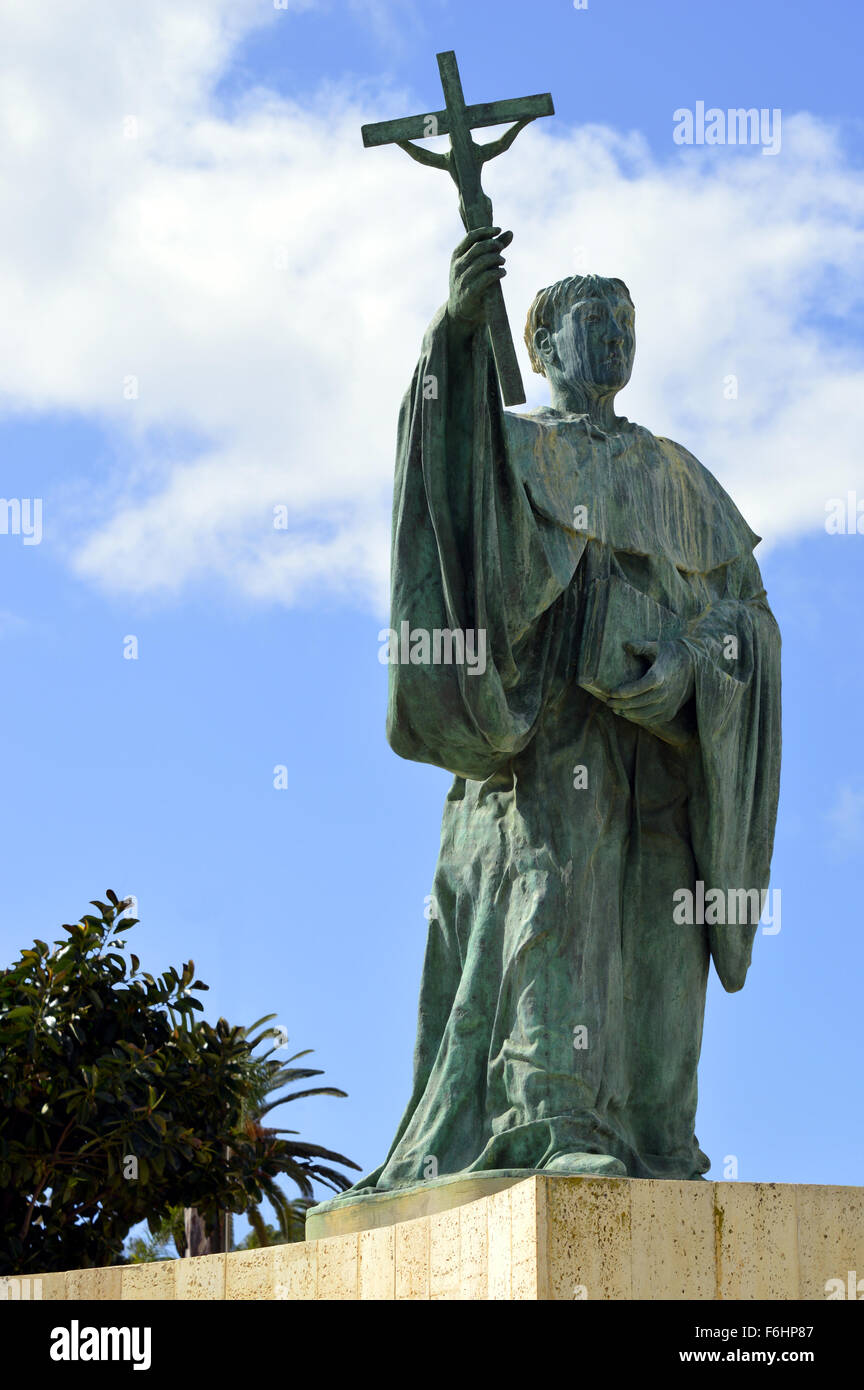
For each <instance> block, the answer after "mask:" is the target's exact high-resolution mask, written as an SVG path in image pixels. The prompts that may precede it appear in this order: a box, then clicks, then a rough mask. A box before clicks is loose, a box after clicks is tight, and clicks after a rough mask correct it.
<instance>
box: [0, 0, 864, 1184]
mask: <svg viewBox="0 0 864 1390" xmlns="http://www.w3.org/2000/svg"><path fill="white" fill-rule="evenodd" d="M78 8H79V10H80V15H79V16H78V19H75V18H73V17H72V16H71V14H69V13H65V14H56V13H52V15H51V16H47V15H45V14H42V13H40V10H41V7H36V8H34V10H33V12H32V13H29V14H28V13H23V12H22V13H17V12H16V9H15V7H11V8H10V10H9V11H8V12H7V10H6V7H5V6H4V7H3V18H2V27H3V28H4V29H6V30H7V31H8V32H7V35H6V37H7V39H8V52H9V55H10V60H9V61H10V72H11V74H12V76H11V78H10V84H11V85H10V86H8V88H7V92H6V95H5V96H3V97H2V100H0V122H2V124H3V126H4V138H3V139H2V140H0V178H2V181H3V187H4V198H5V199H6V200H7V202H8V205H9V207H10V217H9V220H8V222H7V226H6V230H5V233H4V234H0V286H2V292H3V297H4V301H5V303H6V306H7V312H6V316H5V317H6V321H7V340H6V343H5V344H4V345H0V447H2V457H3V461H4V468H3V473H4V478H3V489H2V490H3V493H4V496H5V497H7V498H41V499H42V502H43V528H44V531H43V536H42V540H41V543H40V544H38V545H26V544H24V538H23V537H21V536H14V535H0V594H2V597H0V641H2V645H3V649H4V652H5V657H6V670H7V677H6V681H5V687H4V688H5V702H4V715H5V717H4V719H3V720H2V724H0V759H2V761H0V765H2V768H3V771H4V775H5V787H6V795H5V796H4V797H3V798H2V802H0V817H2V840H3V844H4V847H5V851H6V852H5V872H4V873H3V875H2V878H0V952H2V957H3V959H6V960H8V959H10V958H11V957H12V956H13V955H15V954H16V953H17V951H18V950H19V949H20V948H21V947H22V946H24V945H25V944H28V943H29V941H30V940H31V939H32V937H33V935H40V936H43V937H46V936H47V937H49V938H50V937H52V936H53V928H54V927H55V926H59V924H60V923H61V922H63V921H68V920H71V919H74V918H75V917H77V916H78V915H80V914H81V913H82V912H83V911H84V910H85V909H86V904H87V902H88V901H89V899H90V898H91V897H94V896H100V895H102V894H103V893H104V890H105V889H106V888H107V887H111V888H114V889H115V890H116V891H117V892H118V893H120V894H135V895H136V896H137V898H138V900H139V903H140V915H141V925H140V926H139V927H138V928H136V930H135V935H136V937H137V943H136V947H135V949H136V951H138V953H139V954H140V955H141V957H142V960H143V962H144V964H145V968H151V969H162V968H164V967H165V966H167V965H168V964H169V963H179V962H180V961H181V960H183V959H188V958H189V957H192V958H194V960H195V962H196V966H197V969H198V973H199V974H200V975H201V976H202V977H203V978H204V979H205V980H206V981H207V982H208V983H209V984H210V985H211V993H210V994H209V996H207V1007H208V1011H209V1012H210V1013H211V1014H212V1015H213V1016H216V1015H217V1014H224V1015H225V1016H227V1017H228V1018H229V1019H231V1020H232V1021H236V1022H242V1023H247V1022H250V1021H252V1020H253V1019H255V1018H257V1017H259V1016H260V1015H262V1014H265V1013H275V1014H276V1015H277V1019H278V1021H279V1022H280V1023H282V1024H283V1025H284V1026H285V1028H286V1029H287V1031H288V1034H289V1037H290V1044H291V1048H292V1050H295V1049H300V1048H302V1047H313V1048H314V1049H315V1054H314V1059H313V1060H314V1061H315V1062H316V1063H317V1065H319V1066H321V1067H323V1068H324V1070H325V1073H326V1076H325V1078H324V1079H325V1080H326V1082H328V1083H330V1084H334V1085H339V1086H342V1087H343V1088H344V1089H345V1090H347V1091H348V1092H349V1099H347V1100H335V1099H320V1100H312V1101H308V1102H302V1103H301V1104H300V1105H298V1106H297V1107H294V1108H295V1109H296V1110H297V1111H298V1113H297V1114H296V1115H295V1116H293V1117H291V1122H292V1123H295V1124H297V1126H298V1127H299V1128H301V1129H302V1130H303V1133H304V1136H305V1137H307V1138H309V1139H314V1140H316V1141H318V1142H321V1143H326V1144H329V1145H332V1146H334V1147H335V1148H337V1149H339V1150H341V1151H342V1152H344V1153H347V1154H348V1155H350V1156H352V1157H353V1158H354V1159H355V1160H356V1161H357V1162H358V1163H359V1164H360V1165H361V1167H363V1168H364V1169H369V1168H370V1167H372V1166H374V1165H375V1164H376V1163H377V1162H379V1161H380V1160H381V1159H382V1158H383V1156H384V1153H385V1152H386V1149H387V1147H388V1146H389V1143H390V1140H391V1138H392V1135H393V1132H394V1130H395V1127H396V1124H397V1122H398V1120H399V1118H400V1116H401V1112H402V1109H403V1106H404V1103H405V1101H406V1099H407V1096H408V1093H409V1089H410V1073H411V1054H412V1048H413V1042H414V1026H415V1016H416V999H417V988H418V983H419V977H420V969H421V963H422V956H423V949H424V944H425V932H426V922H425V920H424V916H423V906H424V896H425V894H427V893H428V892H429V887H430V880H431V877H432V872H433V869H434V865H435V859H436V855H437V843H438V833H439V825H440V815H441V808H442V803H443V798H444V795H445V792H446V788H447V786H448V784H449V778H448V776H447V775H446V774H445V773H443V772H440V771H437V770H436V769H433V768H428V767H421V766H415V765H412V764H409V763H405V762H402V761H400V760H399V759H398V758H397V757H396V756H395V755H394V754H393V753H392V752H391V751H390V750H389V748H388V746H387V744H386V742H385V740H384V732H383V727H384V713H385V701H386V670H385V668H384V667H382V666H381V665H380V664H379V662H378V659H377V656H378V640H377V634H378V630H379V628H381V627H382V626H384V625H386V567H387V558H388V557H387V543H388V508H389V487H390V480H391V477H392V456H393V440H394V435H395V423H396V415H397V411H398V406H399V400H400V397H401V393H402V391H403V390H404V388H405V386H406V385H407V382H408V380H409V378H410V374H411V371H412V368H413V363H414V359H415V355H416V352H417V348H418V346H419V341H420V337H421V335H422V329H423V325H424V323H425V322H426V321H428V319H429V318H430V317H431V315H432V313H433V312H434V310H435V309H436V308H437V306H438V304H439V303H440V302H441V301H442V300H443V298H444V297H445V295H446V284H447V259H448V256H449V251H450V249H452V246H453V245H454V244H455V242H456V240H458V237H459V234H460V233H459V226H458V221H457V218H456V210H455V197H454V194H453V191H452V188H451V187H450V185H449V181H447V180H441V181H439V176H438V175H437V174H435V173H434V172H433V171H430V170H425V169H420V168H418V166H416V165H414V164H411V163H410V162H409V161H408V160H407V159H406V158H405V157H404V156H403V155H402V154H401V152H399V151H398V150H392V149H391V150H373V151H364V150H363V148H362V145H361V143H360V138H359V124H360V122H361V121H366V120H381V119H387V118H390V117H393V116H398V115H401V114H408V113H412V112H415V111H422V110H424V109H432V108H434V107H435V106H437V105H438V104H439V100H440V97H439V88H438V79H437V68H436V64H435V53H436V52H437V51H439V50H440V49H444V48H451V47H452V48H455V49H456V51H457V55H458V58H459V62H460V66H461V70H462V76H463V82H464V86H465V91H466V96H467V98H468V100H469V101H480V100H489V99H495V98H499V97H505V96H518V95H522V94H525V93H529V92H535V91H545V90H549V91H551V92H552V94H553V97H554V99H555V104H556V112H557V114H556V116H555V117H554V118H553V119H551V120H548V121H544V122H540V123H538V128H537V129H536V130H533V131H528V132H525V133H524V134H523V135H522V136H520V140H519V142H517V144H516V145H515V146H514V147H513V150H512V151H511V152H510V153H508V155H506V156H505V157H504V158H503V159H502V160H501V161H500V162H499V165H500V167H498V168H496V170H495V173H494V176H493V175H492V173H491V171H490V177H489V181H488V186H489V188H490V190H491V191H492V192H493V194H494V197H495V200H496V216H498V218H499V220H501V221H502V222H503V224H504V225H508V226H513V228H514V230H515V233H516V237H515V240H514V244H513V248H512V252H511V255H510V265H511V275H510V276H509V277H508V282H507V286H508V288H507V295H508V302H509V304H510V307H511V317H512V319H513V323H514V331H515V330H516V329H518V328H519V326H520V324H521V320H522V316H523V313H524V310H525V308H526V307H527V303H528V301H529V299H530V295H531V293H533V290H534V289H536V288H537V287H538V286H539V285H540V284H543V283H549V282H550V281H552V280H553V279H555V278H558V276H559V275H561V274H567V273H572V270H573V269H574V268H575V266H574V263H573V258H574V257H576V256H577V255H578V254H581V251H577V248H587V253H588V256H589V260H590V261H591V266H592V268H596V269H598V270H599V271H601V273H618V274H622V275H623V277H624V278H625V279H626V280H627V281H628V284H630V287H631V290H632V291H633V294H634V298H635V300H636V303H637V313H639V315H640V318H639V320H638V322H637V339H638V345H637V360H636V370H635V373H634V382H633V385H632V386H631V387H630V388H628V392H627V393H626V395H625V396H623V397H622V400H621V403H620V408H621V409H622V411H624V412H625V413H627V414H628V415H630V416H631V418H635V419H638V420H639V422H640V423H642V424H645V425H647V426H648V427H649V428H652V429H655V430H656V431H657V432H658V433H664V434H669V435H671V436H672V437H674V438H676V439H678V440H679V441H680V442H681V443H683V444H685V445H686V446H687V447H688V448H690V449H692V450H693V452H695V453H696V454H697V455H698V456H699V457H700V459H702V461H703V462H704V463H705V464H706V465H707V466H708V467H709V468H711V469H712V471H714V472H715V473H716V474H717V476H718V477H719V478H720V480H721V481H722V482H723V483H724V485H725V486H726V487H727V488H728V489H729V490H730V492H731V493H732V495H733V496H734V497H735V500H736V501H737V502H738V503H739V505H740V506H741V507H742V510H744V512H745V514H746V515H747V517H748V520H750V521H751V523H752V524H753V526H754V528H755V529H756V530H757V531H759V533H760V534H761V535H762V536H763V537H764V542H763V545H762V546H761V547H760V549H759V551H758V552H757V554H758V557H759V559H760V563H761V564H762V569H763V575H764V578H765V582H766V586H767V589H768V594H769V599H770V601H771V603H772V606H773V608H774V611H775V613H776V615H777V617H778V620H779V622H780V625H781V629H782V632H783V639H784V760H783V785H782V797H781V811H780V818H779V822H778V829H777V839H776V849H775V858H774V870H773V878H772V884H773V886H774V887H775V889H777V888H779V889H780V890H781V893H782V929H781V931H780V933H779V934H778V935H775V936H764V937H761V938H760V939H759V940H758V941H757V946H756V951H755V959H754V965H753V967H752V971H751V975H750V978H749V980H748V983H747V986H746V988H745V990H744V991H743V993H741V994H739V995H735V996H726V995H724V994H723V992H722V990H721V989H720V987H719V986H718V985H717V983H716V981H712V985H711V988H710V992H709V1002H708V1013H707V1023H706V1030H705V1042H704V1047H703V1059H702V1065H701V1071H700V1096H701V1099H700V1109H699V1120H698V1126H697V1133H698V1135H699V1139H700V1142H701V1144H702V1147H703V1148H704V1149H705V1150H706V1152H708V1153H709V1154H710V1155H711V1157H712V1160H713V1167H712V1170H711V1174H710V1176H712V1177H717V1176H722V1173H723V1161H724V1158H725V1156H727V1155H735V1156H736V1157H737V1160H738V1176H739V1177H740V1178H742V1179H747V1180H765V1181H769V1180H773V1181H783V1182H821V1183H853V1184H854V1183H860V1182H861V1181H862V1159H864V1142H862V1140H864V1134H862V1131H864V1121H862V1118H861V1106H860V1090H859V1087H860V1076H861V1074H862V1060H864V1059H862V1053H864V1047H862V1031H861V994H862V990H861V979H862V965H864V951H862V944H861V934H862V933H861V928H862V921H864V914H862V911H861V898H860V893H861V889H860V878H861V866H862V852H864V753H862V745H861V739H860V719H859V714H858V711H859V705H860V695H859V690H860V685H861V681H862V676H864V668H862V657H861V645H860V637H859V634H860V628H861V622H860V608H861V586H862V576H864V561H862V550H864V536H861V535H848V534H847V535H829V534H827V532H826V529H825V524H824V519H825V504H826V502H827V501H828V500H829V499H831V498H832V497H838V496H845V495H846V493H847V491H849V490H857V496H858V497H860V498H861V499H862V500H864V467H862V459H861V438H862V425H864V421H862V419H861V400H862V398H864V393H862V385H864V379H862V378H864V351H862V349H864V332H862V323H861V307H862V297H861V285H862V277H861V273H860V272H861V262H862V255H861V247H862V237H861V228H862V213H864V202H862V198H861V179H860V168H861V156H862V123H861V114H862V113H861V109H860V102H859V100H858V92H859V90H860V74H859V72H858V60H859V55H860V52H861V17H860V10H859V9H858V7H857V6H855V5H853V4H851V3H839V0H827V3H825V4H823V5H822V6H821V7H820V8H819V9H818V10H815V9H814V8H813V7H812V6H811V5H804V4H795V3H792V4H790V3H783V4H779V3H767V2H765V0H763V2H761V3H756V4H754V3H736V2H735V0H733V2H732V3H727V4H725V5H723V6H711V7H707V6H704V7H703V6H697V5H693V4H685V3H674V2H673V0H658V3H656V4H654V5H651V6H646V5H644V4H641V3H612V2H611V0H606V2H605V3H603V2H602V0H590V4H589V8H588V9H587V10H586V11H576V10H574V9H573V7H572V5H568V4H565V3H554V4H553V3H540V4H535V5H533V6H530V7H528V6H525V5H522V4H516V3H514V2H513V0H501V2H500V3H496V4H495V5H492V4H489V3H486V2H485V0H482V3H476V4H472V5H471V6H465V5H457V4H455V3H450V4H446V3H436V0H424V3H423V4H422V5H421V4H417V5H414V4H411V3H407V4H402V5H397V4H388V3H387V0H377V3H368V4H366V3H359V0H358V3H355V4H349V5H336V4H329V5H327V4H315V3H311V4H308V5H306V6H305V7H301V6H295V7H293V8H291V9H289V10H286V11H279V12H276V11H274V10H273V8H272V6H266V5H264V4H260V5H259V4H252V3H245V4H237V5H228V4H227V3H225V4H223V3H221V0H212V3H208V4H205V3H203V0H200V2H199V0H183V2H182V3H172V4H171V6H169V5H168V4H167V0H159V3H156V0H152V2H151V3H143V4H141V5H139V6H136V7H134V13H133V12H131V11H130V14H129V15H125V14H120V15H117V14H116V10H115V7H112V6H107V5H106V4H104V3H102V0H92V3H91V0H82V4H81V5H80V6H79V7H78ZM109 15H110V16H111V17H112V18H111V22H110V23H108V22H107V21H108V17H109ZM115 15H116V18H114V16H115ZM79 20H80V23H79ZM85 20H86V21H89V23H87V22H84V21H85ZM94 36H97V37H94ZM4 47H7V45H6V44H4ZM700 100H703V101H704V102H705V103H706V105H707V106H709V107H710V106H716V107H719V108H722V109H726V108H730V107H739V106H756V107H758V108H763V107H765V108H770V109H773V108H780V109H781V110H782V114H783V144H782V148H781V150H780V152H779V154H778V155H776V156H775V157H766V156H764V155H763V154H762V153H761V151H760V150H759V149H758V148H732V147H729V146H717V147H713V148H708V147H703V148H698V147H692V148H680V147H677V146H676V145H675V144H674V143H673V140H672V126H673V120H672V116H673V112H674V111H675V110H676V109H678V108H680V107H695V104H696V102H697V101H700ZM129 117H132V118H133V119H134V121H135V122H136V124H135V126H134V128H133V127H128V126H127V127H126V128H125V129H123V122H124V121H126V120H127V118H129ZM541 125H542V126H545V127H546V128H547V129H546V130H544V131H540V129H539V126H541ZM586 126H588V127H589V128H588V129H587V130H586V128H585V127H586ZM130 129H134V133H133V134H131V135H130V134H129V133H128V132H129V130H130ZM3 243H5V245H4V244H3ZM515 336H516V337H517V339H518V338H519V337H520V336H521V334H520V333H519V332H515ZM523 372H524V374H525V375H526V378H527V377H528V375H529V373H528V371H527V366H526V364H525V362H524V359H523ZM730 374H732V375H734V376H735V377H736V378H737V381H738V384H739V391H738V395H737V396H736V397H735V398H734V399H731V400H730V399H728V398H727V397H726V396H724V392H723V382H724V381H725V380H726V378H727V377H728V376H729V375H730ZM131 377H135V378H137V382H136V386H137V395H135V394H133V395H132V397H131V399H130V398H128V395H127V394H126V393H125V392H126V388H125V386H124V383H127V382H128V380H129V378H131ZM530 389H531V392H532V396H531V401H530V404H539V403H541V402H542V401H543V399H544V397H543V393H542V391H541V390H540V385H539V381H536V379H535V382H533V383H532V384H531V388H530ZM278 504H284V505H286V506H287V507H288V509H289V514H290V526H289V529H288V530H287V531H275V530H274V528H273V525H272V515H273V507H274V506H276V505H278ZM129 635H134V636H136V637H137V638H138V650H139V655H138V659H137V660H134V661H133V660H125V659H124V657H123V647H124V639H125V638H126V637H127V636H129ZM280 764H284V765H285V766H286V767H287V769H288V783H289V786H288V788H287V789H286V790H276V789H275V788H274V786H273V771H274V768H275V767H276V766H277V765H280ZM288 1122H289V1120H288V1112H286V1118H285V1120H284V1123H288Z"/></svg>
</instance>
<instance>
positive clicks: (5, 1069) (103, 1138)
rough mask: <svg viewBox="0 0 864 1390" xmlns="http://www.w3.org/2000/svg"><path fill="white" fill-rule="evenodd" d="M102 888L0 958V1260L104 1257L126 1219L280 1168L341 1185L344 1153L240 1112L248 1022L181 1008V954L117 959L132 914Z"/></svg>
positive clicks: (237, 1205)
mask: <svg viewBox="0 0 864 1390" xmlns="http://www.w3.org/2000/svg"><path fill="white" fill-rule="evenodd" d="M107 896H108V899H109V901H108V902H107V903H103V902H99V901H95V902H94V904H93V906H94V907H96V908H97V909H98V912H99V914H100V915H99V916H98V917H97V916H95V915H87V916H85V917H83V918H82V920H81V921H80V922H78V923H77V924H75V925H71V926H70V925H67V924H64V926H63V931H64V932H66V934H67V935H66V938H65V939H61V940H59V941H57V942H55V943H54V949H53V950H52V948H51V947H49V945H48V944H47V943H46V942H44V941H41V940H38V939H37V940H36V941H35V942H34V945H33V947H32V948H30V949H28V950H25V951H22V953H21V957H20V959H19V960H18V961H16V962H14V963H13V965H12V966H10V967H9V968H8V969H7V970H5V971H3V972H2V973H0V1273H3V1274H27V1273H39V1272H47V1271H50V1270H55V1269H70V1268H80V1267H87V1266H93V1265H105V1264H111V1263H113V1262H114V1261H116V1260H118V1259H120V1258H122V1249H123V1241H124V1239H125V1237H126V1235H127V1233H128V1232H129V1230H130V1228H131V1227H132V1226H134V1225H136V1224H138V1223H139V1222H141V1221H144V1220H152V1221H154V1222H158V1221H159V1219H160V1218H161V1217H163V1216H165V1215H167V1213H168V1212H169V1209H170V1208H171V1207H172V1206H177V1205H180V1206H185V1207H194V1208H195V1209H196V1210H197V1211H198V1212H199V1213H201V1216H202V1219H203V1220H204V1221H205V1223H208V1224H210V1225H212V1224H214V1223H215V1222H216V1221H218V1216H219V1213H220V1212H225V1211H227V1212H241V1211H246V1210H248V1209H249V1208H250V1207H251V1206H255V1205H257V1204H258V1203H260V1202H261V1200H262V1197H263V1196H264V1194H265V1193H266V1194H267V1195H270V1190H271V1185H272V1184H274V1183H275V1179H276V1177H277V1176H278V1175H279V1174H280V1173H286V1174H287V1175H288V1176H290V1177H293V1178H294V1179H295V1181H298V1180H299V1185H300V1188H301V1192H302V1193H303V1195H307V1194H308V1195H311V1191H312V1188H311V1183H312V1180H313V1179H318V1180H320V1181H322V1182H324V1183H325V1184H326V1185H327V1186H328V1187H331V1188H332V1189H333V1190H336V1191H342V1190H343V1189H344V1188H345V1187H347V1186H348V1185H349V1179H348V1178H347V1177H346V1176H345V1175H344V1174H343V1173H341V1172H339V1171H338V1167H345V1166H347V1167H351V1168H356V1167H357V1165H356V1164H354V1163H352V1162H351V1160H350V1159H347V1158H345V1157H344V1156H343V1155H341V1154H332V1153H329V1152H328V1151H326V1150H319V1149H317V1148H316V1146H314V1145H310V1144H301V1143H299V1141H294V1142H293V1143H287V1142H286V1141H285V1140H283V1139H281V1138H280V1137H279V1136H278V1134H276V1133H273V1132H268V1131H265V1130H263V1129H261V1127H260V1126H258V1127H257V1128H256V1124H255V1122H254V1120H252V1119H251V1118H250V1110H249V1106H250V1101H251V1100H252V1099H253V1097H254V1095H255V1094H257V1093H256V1092H254V1089H253V1086H254V1077H255V1075H256V1068H255V1066H254V1064H253V1063H252V1061H251V1060H250V1059H251V1055H252V1044H251V1043H250V1040H249V1038H248V1035H247V1034H248V1030H245V1029H243V1028H239V1027H231V1026H229V1024H228V1023H227V1022H226V1021H225V1019H219V1020H218V1022H217V1023H216V1024H215V1026H214V1025H211V1024H209V1023H207V1022H206V1021H205V1020H203V1019H194V1021H193V1016H194V1014H195V1012H202V1011H203V1006H202V1004H201V1003H200V1001H199V1000H198V999H197V998H196V997H195V996H194V995H193V994H192V993H191V992H190V991H192V990H204V989H206V988H207V986H206V985H204V984H203V983H202V981H200V980H197V979H195V967H194V965H193V963H192V961H188V962H186V964H184V965H183V967H182V969H181V971H180V972H179V973H178V971H177V970H176V969H174V968H173V967H170V968H169V969H168V970H166V971H165V972H164V974H163V975H162V976H160V977H159V978H154V977H153V976H152V975H150V974H148V973H146V972H143V971H142V970H141V968H140V962H139V960H138V958H137V956H135V955H134V954H133V953H131V952H130V953H129V958H128V959H127V956H126V954H125V947H126V942H125V935H126V933H127V932H128V931H130V930H131V929H132V927H134V926H135V925H136V919H135V918H130V917H126V916H125V915H124V913H125V911H126V909H127V907H128V903H127V902H121V901H119V900H118V898H117V895H116V894H115V893H113V892H110V891H109V892H108V895H107ZM322 1157H324V1158H325V1160H326V1161H325V1162H324V1163H321V1162H320V1161H319V1160H320V1159H321V1158H322ZM334 1163H335V1164H336V1165H338V1167H333V1166H332V1165H333V1164H334ZM283 1196H284V1194H283Z"/></svg>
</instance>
